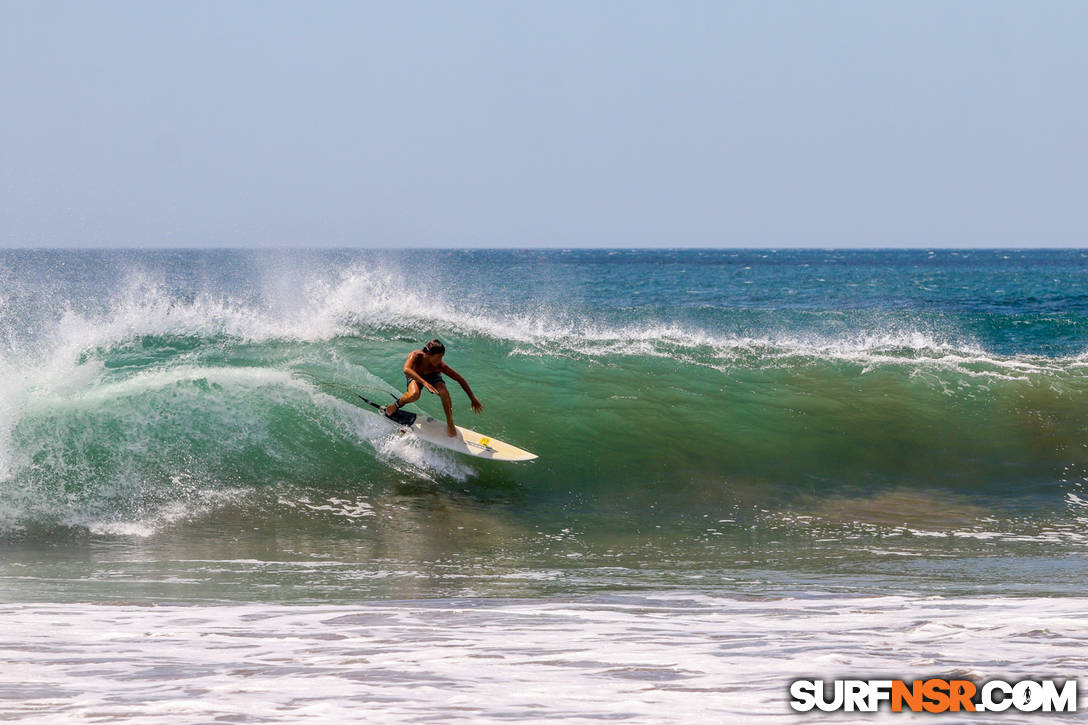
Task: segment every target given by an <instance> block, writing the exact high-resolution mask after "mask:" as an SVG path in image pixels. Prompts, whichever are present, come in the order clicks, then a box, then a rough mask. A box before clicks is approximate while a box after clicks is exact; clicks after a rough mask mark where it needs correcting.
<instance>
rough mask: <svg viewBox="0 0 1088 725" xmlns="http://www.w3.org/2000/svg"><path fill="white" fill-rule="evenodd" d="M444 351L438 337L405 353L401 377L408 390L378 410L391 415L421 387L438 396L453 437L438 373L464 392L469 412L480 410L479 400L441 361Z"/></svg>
mask: <svg viewBox="0 0 1088 725" xmlns="http://www.w3.org/2000/svg"><path fill="white" fill-rule="evenodd" d="M445 354H446V346H445V345H443V344H442V342H441V341H440V340H431V341H430V342H428V343H427V344H426V345H424V346H423V349H422V350H413V351H412V352H411V353H409V355H408V359H407V360H405V361H404V377H405V378H407V380H408V391H407V392H406V393H405V394H404V395H402V396H400V398H399V399H398V400H397V402H395V403H392V404H391V405H387V406H386V407H385V408H384V409H383V410H382V412H383V413H385V415H386V417H389V416H391V415H393V414H394V413H395V412H397V409H398V408H401V407H403V406H405V405H408V404H409V403H413V402H415V401H417V400H419V396H420V393H422V392H423V388H426V389H427V390H428V391H430V392H432V393H434V394H435V395H437V396H438V397H439V398H441V399H442V409H443V410H445V411H446V433H447V434H448V435H449V437H450V438H454V437H456V436H457V428H456V427H455V426H454V425H453V403H452V402H451V401H450V391H449V390H447V389H446V381H445V380H443V379H442V373H445V374H446V375H448V376H450V378H451V379H452V380H456V381H457V382H458V383H459V384H460V386H461V387H462V388H463V389H464V391H465V393H466V394H468V400H469V402H470V403H471V404H472V412H474V413H482V412H483V409H484V406H483V403H481V402H480V401H479V400H477V399H476V396H475V395H473V394H472V388H470V387H469V386H468V381H466V380H465V379H464V378H463V377H461V376H460V375H458V374H457V371H456V370H454V369H453V368H451V367H450V366H449V365H447V364H446V363H444V362H442V356H443V355H445Z"/></svg>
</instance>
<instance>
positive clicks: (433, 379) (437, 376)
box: [404, 373, 446, 392]
mask: <svg viewBox="0 0 1088 725" xmlns="http://www.w3.org/2000/svg"><path fill="white" fill-rule="evenodd" d="M419 377H421V378H423V379H424V380H426V381H427V382H428V383H430V384H431V385H445V384H446V381H445V380H443V379H442V373H420V374H419ZM404 379H405V380H407V381H408V384H409V385H411V384H412V381H413V380H415V378H413V377H412V376H411V375H409V374H408V373H405V374H404ZM421 387H422V386H421ZM423 389H424V390H427V388H423ZM427 392H430V391H427Z"/></svg>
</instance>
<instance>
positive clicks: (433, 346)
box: [423, 340, 446, 355]
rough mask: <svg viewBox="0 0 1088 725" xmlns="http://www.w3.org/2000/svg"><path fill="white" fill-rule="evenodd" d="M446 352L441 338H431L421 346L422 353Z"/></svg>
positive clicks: (438, 353) (441, 353)
mask: <svg viewBox="0 0 1088 725" xmlns="http://www.w3.org/2000/svg"><path fill="white" fill-rule="evenodd" d="M445 353H446V346H445V345H443V344H442V341H441V340H431V341H430V342H428V343H427V344H426V345H424V346H423V354H424V355H444V354H445Z"/></svg>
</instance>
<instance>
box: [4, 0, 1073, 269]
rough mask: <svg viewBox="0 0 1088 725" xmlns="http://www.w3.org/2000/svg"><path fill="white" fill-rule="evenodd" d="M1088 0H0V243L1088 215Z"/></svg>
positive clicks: (930, 224) (828, 234)
mask: <svg viewBox="0 0 1088 725" xmlns="http://www.w3.org/2000/svg"><path fill="white" fill-rule="evenodd" d="M1086 38H1088V3H1086V2H1081V1H1080V0H1066V1H1063V0H1045V1H1038V0H1024V1H1023V2H1008V1H1003V0H978V1H974V2H966V1H961V2H955V1H953V0H942V1H940V2H927V1H925V0H918V1H915V2H906V1H904V2H881V1H880V0H859V1H857V2H821V1H819V0H798V1H789V0H778V1H762V2H756V1H755V0H752V1H748V2H731V1H729V0H721V1H719V2H689V1H684V0H669V1H665V0H660V1H659V2H640V1H639V0H626V1H624V2H591V1H587V0H574V1H567V0H539V1H532V2H531V1H529V0H519V1H511V0H494V1H492V2H479V1H477V0H458V1H457V2H448V1H443V2H423V1H417V2H411V1H408V2H389V1H388V0H383V1H382V2H367V1H365V0H357V1H349V0H344V1H343V2H329V1H327V0H325V1H323V0H316V1H314V0H310V1H308V2H280V1H277V0H261V1H252V0H221V1H219V2H201V1H199V0H184V1H182V0H176V1H174V2H165V1H162V2H144V1H142V0H133V1H126V2H117V1H108V0H96V1H88V0H80V1H71V2H69V1H57V0H0V247H102V246H105V247H145V248H160V247H381V248H401V247H885V246H908V247H1002V246H1012V247H1021V248H1029V247H1039V246H1046V247H1056V246H1076V247H1079V246H1086V245H1088V93H1086V92H1085V79H1086V78H1088V42H1085V39H1086Z"/></svg>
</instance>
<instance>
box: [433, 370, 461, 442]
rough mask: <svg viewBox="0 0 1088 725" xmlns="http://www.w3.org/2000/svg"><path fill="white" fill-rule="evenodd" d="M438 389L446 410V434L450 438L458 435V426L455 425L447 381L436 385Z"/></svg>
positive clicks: (443, 407)
mask: <svg viewBox="0 0 1088 725" xmlns="http://www.w3.org/2000/svg"><path fill="white" fill-rule="evenodd" d="M434 387H435V389H436V390H438V397H440V398H442V410H444V411H446V434H447V435H449V437H450V438H456V437H457V428H456V427H455V426H454V425H453V401H452V400H450V391H449V389H447V388H446V384H445V383H438V384H437V385H435V386H434Z"/></svg>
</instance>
